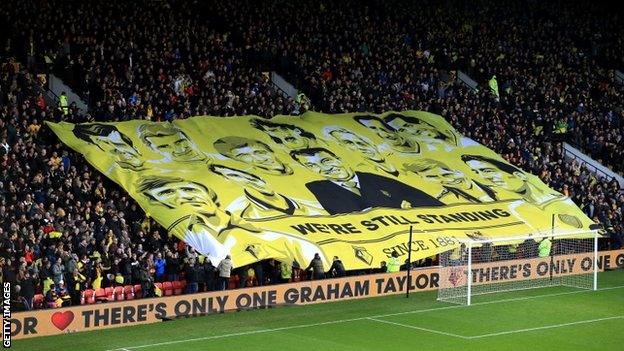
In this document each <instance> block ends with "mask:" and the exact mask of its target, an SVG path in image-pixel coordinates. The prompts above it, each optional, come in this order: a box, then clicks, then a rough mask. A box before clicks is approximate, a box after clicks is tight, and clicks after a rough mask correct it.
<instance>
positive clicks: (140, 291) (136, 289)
mask: <svg viewBox="0 0 624 351" xmlns="http://www.w3.org/2000/svg"><path fill="white" fill-rule="evenodd" d="M133 290H134V298H135V299H140V298H142V297H143V289H141V284H136V285H135V286H134V287H133Z"/></svg>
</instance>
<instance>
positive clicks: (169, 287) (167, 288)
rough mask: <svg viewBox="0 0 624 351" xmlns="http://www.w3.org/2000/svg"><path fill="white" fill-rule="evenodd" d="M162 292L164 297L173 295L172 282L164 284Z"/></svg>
mask: <svg viewBox="0 0 624 351" xmlns="http://www.w3.org/2000/svg"><path fill="white" fill-rule="evenodd" d="M162 292H163V296H171V295H173V284H172V283H171V282H163V283H162Z"/></svg>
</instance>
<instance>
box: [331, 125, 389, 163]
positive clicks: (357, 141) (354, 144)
mask: <svg viewBox="0 0 624 351" xmlns="http://www.w3.org/2000/svg"><path fill="white" fill-rule="evenodd" d="M328 134H329V135H330V136H331V137H332V138H333V139H334V140H335V141H336V142H337V143H338V144H340V145H342V146H344V147H345V148H347V149H349V150H351V151H355V152H359V153H361V154H362V155H364V157H366V158H368V159H370V160H372V161H375V162H383V161H384V157H383V156H382V155H381V154H380V153H379V150H377V148H376V147H375V146H374V145H372V144H371V143H369V142H367V141H366V140H364V139H362V138H361V137H359V136H357V135H355V134H354V133H352V132H351V131H348V130H346V129H344V128H337V129H334V130H331V131H330V132H329V133H328Z"/></svg>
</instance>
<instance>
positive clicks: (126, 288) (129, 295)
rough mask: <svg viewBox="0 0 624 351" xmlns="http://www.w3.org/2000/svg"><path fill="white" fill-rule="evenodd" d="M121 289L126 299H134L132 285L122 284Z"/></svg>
mask: <svg viewBox="0 0 624 351" xmlns="http://www.w3.org/2000/svg"><path fill="white" fill-rule="evenodd" d="M123 290H124V297H125V298H126V300H134V288H133V287H132V285H126V286H124V287H123Z"/></svg>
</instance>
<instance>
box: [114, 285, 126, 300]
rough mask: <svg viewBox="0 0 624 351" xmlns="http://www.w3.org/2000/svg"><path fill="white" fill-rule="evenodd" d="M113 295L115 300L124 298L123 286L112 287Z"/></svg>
mask: <svg viewBox="0 0 624 351" xmlns="http://www.w3.org/2000/svg"><path fill="white" fill-rule="evenodd" d="M113 295H114V296H115V301H123V300H124V287H123V286H116V287H115V288H114V289H113Z"/></svg>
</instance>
